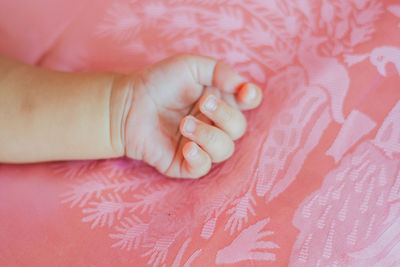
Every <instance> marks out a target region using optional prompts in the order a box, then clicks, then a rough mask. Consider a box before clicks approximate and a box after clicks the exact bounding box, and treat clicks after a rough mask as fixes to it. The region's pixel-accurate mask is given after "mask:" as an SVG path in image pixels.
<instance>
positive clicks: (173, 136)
mask: <svg viewBox="0 0 400 267" xmlns="http://www.w3.org/2000/svg"><path fill="white" fill-rule="evenodd" d="M130 79H131V82H132V86H133V100H132V104H131V107H130V110H129V111H128V115H127V118H126V128H125V149H126V154H127V156H128V157H130V158H133V159H139V160H144V161H145V162H147V163H148V164H150V165H152V166H154V167H155V168H156V169H157V170H158V171H160V172H161V173H163V174H165V175H167V176H171V177H180V178H198V177H201V176H203V175H205V174H207V173H208V172H209V170H210V168H211V164H212V162H221V161H224V160H226V159H227V158H229V157H230V156H231V155H232V153H233V151H234V142H233V140H236V139H238V138H240V137H241V136H242V135H243V134H244V132H245V130H246V118H245V117H244V115H243V113H242V112H241V111H240V110H247V109H253V108H255V107H257V106H258V105H259V104H260V102H261V99H262V92H261V90H260V88H258V87H257V86H255V85H253V84H248V83H245V80H244V79H243V78H242V77H241V76H239V75H238V74H237V73H236V72H235V71H234V70H233V69H232V68H230V67H229V66H228V65H226V64H225V63H223V62H221V61H217V60H215V59H212V58H208V57H203V56H193V55H177V56H173V57H170V58H168V59H166V60H163V61H161V62H159V63H157V64H155V65H152V66H150V67H149V68H146V69H144V70H142V71H140V72H138V73H136V74H134V75H132V76H131V77H130Z"/></svg>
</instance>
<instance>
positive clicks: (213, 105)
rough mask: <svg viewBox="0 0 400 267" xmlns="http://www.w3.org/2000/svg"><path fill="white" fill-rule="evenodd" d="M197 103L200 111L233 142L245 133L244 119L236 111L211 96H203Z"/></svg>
mask: <svg viewBox="0 0 400 267" xmlns="http://www.w3.org/2000/svg"><path fill="white" fill-rule="evenodd" d="M199 103H200V111H201V112H202V113H203V114H204V115H206V116H207V117H208V118H209V119H210V120H212V121H213V122H214V123H215V124H216V125H217V126H218V127H219V128H220V129H222V130H223V131H224V132H226V133H227V134H228V135H229V136H230V137H231V138H232V139H233V140H236V139H238V138H240V137H241V136H242V135H243V134H244V132H245V131H246V126H247V122H246V118H245V117H244V115H243V113H242V112H240V111H239V110H238V109H236V108H234V107H232V106H231V105H229V104H227V103H226V102H224V101H222V100H220V99H218V98H217V97H216V96H214V95H211V94H207V95H205V96H203V98H202V99H201V100H200V102H199Z"/></svg>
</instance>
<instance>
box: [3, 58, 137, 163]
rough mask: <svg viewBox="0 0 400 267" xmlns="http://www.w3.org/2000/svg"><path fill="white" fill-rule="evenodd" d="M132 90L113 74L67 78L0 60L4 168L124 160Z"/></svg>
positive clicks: (125, 81) (78, 75) (63, 74)
mask: <svg viewBox="0 0 400 267" xmlns="http://www.w3.org/2000/svg"><path fill="white" fill-rule="evenodd" d="M130 94H131V86H130V85H129V81H128V80H125V79H124V77H123V76H119V75H114V74H109V73H64V72H56V71H51V70H45V69H40V68H36V67H32V66H28V65H25V64H22V63H19V62H16V61H13V60H10V59H5V58H1V57H0V129H1V130H0V162H15V163H17V162H38V161H50V160H67V159H98V158H108V157H118V156H122V155H123V154H124V141H123V140H124V137H123V133H124V115H126V114H125V113H126V110H128V108H129V107H128V106H129V102H130V99H131V96H130Z"/></svg>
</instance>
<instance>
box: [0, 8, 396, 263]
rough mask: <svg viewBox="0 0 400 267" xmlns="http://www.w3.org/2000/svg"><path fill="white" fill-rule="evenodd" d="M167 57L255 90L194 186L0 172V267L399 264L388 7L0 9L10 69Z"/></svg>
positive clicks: (6, 168)
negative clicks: (253, 103)
mask: <svg viewBox="0 0 400 267" xmlns="http://www.w3.org/2000/svg"><path fill="white" fill-rule="evenodd" d="M178 52H191V53H198V54H204V55H210V56H214V57H217V58H220V59H224V60H226V61H227V62H229V63H230V64H232V65H233V66H234V67H235V69H236V70H238V71H239V72H241V73H242V74H243V75H244V76H246V77H247V78H248V79H249V80H251V81H253V82H256V83H258V84H260V85H261V86H262V88H263V89H264V92H265V99H264V101H263V103H262V105H261V107H260V108H259V109H257V110H255V111H251V112H248V113H246V115H247V117H248V119H249V130H248V133H247V134H246V135H245V136H244V138H242V139H241V140H240V141H239V142H238V143H237V152H236V153H235V154H234V156H233V157H232V158H231V159H229V160H228V161H227V162H225V163H222V164H217V165H215V166H214V167H213V169H212V172H211V173H210V174H209V175H207V176H206V177H205V178H203V179H201V180H198V181H182V180H180V181H178V180H171V179H166V178H164V177H162V176H161V175H159V174H158V173H157V172H156V171H154V170H153V169H152V168H150V167H148V166H146V165H145V164H143V163H141V162H135V161H131V160H128V159H123V158H122V159H115V160H100V161H77V162H56V163H46V164H32V165H4V164H3V165H0V265H1V266H215V265H217V266H219V265H221V266H222V265H226V266H228V265H230V266H287V265H290V266H296V267H297V266H399V265H400V85H399V84H400V4H399V3H398V2H397V1H395V0H393V1H379V0H338V1H329V0H304V1H296V0H246V1H227V0H218V1H211V0H187V1H184V0H150V1H147V0H146V1H139V0H114V1H108V0H98V1H95V0H86V1H83V0H68V1H67V0H35V1H24V0H0V53H1V54H6V55H9V56H12V57H14V58H18V59H20V60H23V61H25V62H29V63H32V64H38V65H41V66H43V67H47V68H52V69H58V70H64V71H87V70H106V71H118V72H126V73H128V72H131V71H134V70H137V69H139V68H141V67H143V66H146V65H148V64H151V63H153V62H155V61H158V60H160V59H162V58H164V57H167V56H170V55H172V54H175V53H178ZM55 90H56V88H55ZM10 142H12V140H10Z"/></svg>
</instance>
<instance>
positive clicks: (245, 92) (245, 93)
mask: <svg viewBox="0 0 400 267" xmlns="http://www.w3.org/2000/svg"><path fill="white" fill-rule="evenodd" d="M240 93H241V94H240V97H241V98H242V100H243V101H244V102H247V103H250V102H252V101H253V100H254V99H255V98H256V96H257V89H256V87H255V85H253V84H246V85H245V87H244V88H243V89H242V91H241V92H240Z"/></svg>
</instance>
